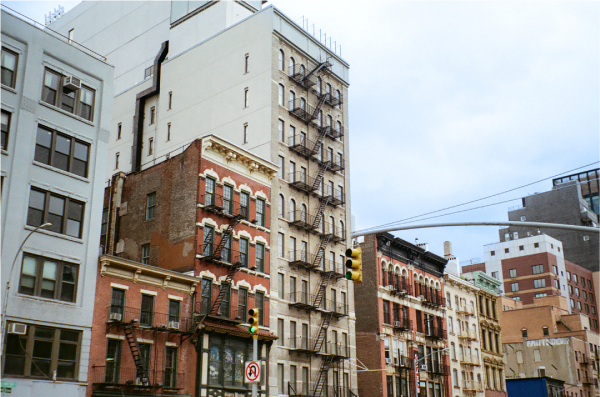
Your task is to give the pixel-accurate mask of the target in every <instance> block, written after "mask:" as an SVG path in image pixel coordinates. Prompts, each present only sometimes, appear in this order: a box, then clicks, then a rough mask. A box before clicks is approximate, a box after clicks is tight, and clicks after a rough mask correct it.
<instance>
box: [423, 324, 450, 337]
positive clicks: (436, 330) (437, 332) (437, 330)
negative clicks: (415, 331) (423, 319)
mask: <svg viewBox="0 0 600 397" xmlns="http://www.w3.org/2000/svg"><path fill="white" fill-rule="evenodd" d="M425 337H426V338H431V339H446V330H445V329H443V328H442V327H434V326H427V325H426V326H425Z"/></svg>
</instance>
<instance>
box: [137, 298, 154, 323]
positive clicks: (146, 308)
mask: <svg viewBox="0 0 600 397" xmlns="http://www.w3.org/2000/svg"><path fill="white" fill-rule="evenodd" d="M153 317H154V296H153V295H146V294H142V307H141V309H140V326H142V327H152V318H153Z"/></svg>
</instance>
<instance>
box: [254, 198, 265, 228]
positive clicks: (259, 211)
mask: <svg viewBox="0 0 600 397" xmlns="http://www.w3.org/2000/svg"><path fill="white" fill-rule="evenodd" d="M256 224H257V225H258V226H265V200H264V199H261V198H257V199H256Z"/></svg>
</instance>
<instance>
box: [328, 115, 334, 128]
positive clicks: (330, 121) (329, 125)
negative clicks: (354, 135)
mask: <svg viewBox="0 0 600 397" xmlns="http://www.w3.org/2000/svg"><path fill="white" fill-rule="evenodd" d="M332 124H333V118H332V117H331V115H327V127H331V125H332Z"/></svg>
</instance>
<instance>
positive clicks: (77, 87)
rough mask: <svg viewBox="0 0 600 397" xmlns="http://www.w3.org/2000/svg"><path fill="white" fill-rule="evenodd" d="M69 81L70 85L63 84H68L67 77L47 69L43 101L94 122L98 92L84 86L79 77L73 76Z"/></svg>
mask: <svg viewBox="0 0 600 397" xmlns="http://www.w3.org/2000/svg"><path fill="white" fill-rule="evenodd" d="M69 79H70V82H69V84H63V83H64V82H66V78H65V76H63V75H61V74H60V73H57V72H55V71H53V70H50V69H46V70H45V73H44V86H43V88H42V101H44V102H46V103H48V104H50V105H53V106H56V107H60V108H61V109H62V110H65V111H67V112H69V113H73V114H75V115H77V116H79V117H81V118H84V119H86V120H89V121H92V119H93V115H94V100H95V96H96V92H95V91H94V90H92V89H91V88H89V87H86V86H84V85H82V84H81V81H80V80H79V79H78V78H77V77H73V76H71V77H70V78H69Z"/></svg>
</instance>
